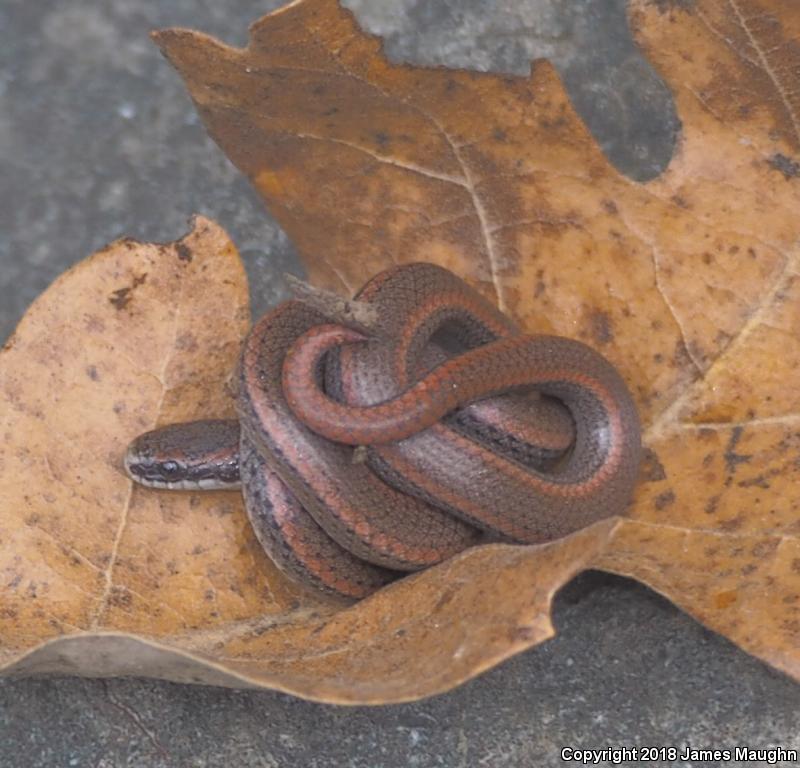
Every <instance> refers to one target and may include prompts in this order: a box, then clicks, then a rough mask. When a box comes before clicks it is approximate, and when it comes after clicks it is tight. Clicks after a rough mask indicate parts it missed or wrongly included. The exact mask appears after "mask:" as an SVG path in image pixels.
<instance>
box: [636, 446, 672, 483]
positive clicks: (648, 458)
mask: <svg viewBox="0 0 800 768" xmlns="http://www.w3.org/2000/svg"><path fill="white" fill-rule="evenodd" d="M640 474H641V477H642V480H643V481H644V482H645V483H657V482H659V481H661V480H665V479H666V477H667V473H666V472H665V471H664V465H663V464H662V463H661V462H660V461H659V458H658V454H657V453H656V452H655V451H654V450H653V449H652V448H645V449H644V451H643V452H642V465H641V470H640Z"/></svg>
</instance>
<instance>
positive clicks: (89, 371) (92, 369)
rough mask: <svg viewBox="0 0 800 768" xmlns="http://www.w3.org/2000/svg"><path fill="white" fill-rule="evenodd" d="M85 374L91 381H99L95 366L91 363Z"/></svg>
mask: <svg viewBox="0 0 800 768" xmlns="http://www.w3.org/2000/svg"><path fill="white" fill-rule="evenodd" d="M86 375H87V376H88V377H89V378H90V379H91V380H92V381H100V374H99V373H98V372H97V368H96V367H95V366H93V365H90V366H88V367H87V368H86Z"/></svg>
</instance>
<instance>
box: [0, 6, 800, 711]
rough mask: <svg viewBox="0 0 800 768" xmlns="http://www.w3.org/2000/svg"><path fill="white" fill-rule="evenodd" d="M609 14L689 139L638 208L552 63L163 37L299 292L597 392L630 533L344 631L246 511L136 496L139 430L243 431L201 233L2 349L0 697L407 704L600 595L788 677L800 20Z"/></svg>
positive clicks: (359, 613) (269, 30)
mask: <svg viewBox="0 0 800 768" xmlns="http://www.w3.org/2000/svg"><path fill="white" fill-rule="evenodd" d="M630 18H631V22H632V27H633V29H634V32H635V34H636V37H637V39H638V41H639V42H640V44H641V45H642V47H643V48H644V49H645V51H646V53H647V55H648V56H649V58H650V60H651V61H652V62H653V63H654V65H655V66H656V67H657V68H658V69H659V71H660V72H661V74H662V76H663V77H664V79H665V80H666V81H667V83H668V84H670V86H671V88H672V91H673V94H674V97H675V100H676V104H677V108H678V111H679V114H680V116H681V119H682V122H683V130H682V134H681V137H680V142H679V145H678V148H677V150H676V154H675V157H674V158H673V160H672V162H671V164H670V166H669V168H668V169H667V171H666V172H665V173H664V174H663V175H662V176H661V177H659V178H658V179H656V180H654V181H652V182H649V183H646V184H641V183H636V182H633V181H630V180H629V179H626V178H624V177H622V176H620V175H619V174H618V173H617V172H616V171H615V170H614V168H613V167H612V166H611V165H610V164H609V163H608V161H607V160H606V159H605V157H604V156H603V155H602V153H601V152H600V151H599V149H598V148H597V146H596V144H595V143H594V141H593V140H592V138H591V136H590V135H589V134H588V132H587V131H586V129H585V127H584V126H583V124H582V123H581V122H580V120H579V119H578V118H577V117H576V115H575V113H574V111H573V109H572V107H571V106H570V103H569V101H568V99H567V97H566V96H565V94H564V92H563V89H562V87H561V84H560V82H559V80H558V78H557V76H556V74H555V72H554V70H553V69H552V67H551V66H550V65H549V64H548V63H546V62H536V63H535V64H534V65H533V66H532V69H531V74H530V77H511V76H501V75H496V74H480V73H473V72H463V71H453V70H446V69H441V68H439V69H424V68H419V67H410V66H395V65H391V64H389V63H388V62H387V61H386V59H385V58H384V56H383V54H382V52H381V50H380V44H379V42H378V41H377V40H376V39H375V38H373V37H370V36H368V35H365V34H364V33H363V32H362V31H361V30H359V28H358V26H357V25H356V23H355V21H354V19H353V17H352V16H351V15H350V14H349V13H348V12H346V11H344V10H342V9H341V8H340V7H339V6H338V4H337V3H336V2H334V0H297V2H294V3H292V4H290V5H288V6H286V7H285V8H283V9H281V10H279V11H277V12H275V13H273V14H271V15H270V16H267V17H265V18H264V19H262V20H261V21H259V22H258V23H257V24H256V25H255V26H254V27H253V29H252V36H251V42H250V45H249V47H248V48H246V49H242V50H239V49H234V48H230V47H227V46H224V45H222V44H220V43H218V42H216V41H214V40H212V39H210V38H208V37H206V36H204V35H201V34H198V33H195V32H186V31H178V30H173V31H167V32H162V33H159V34H158V35H157V41H158V43H159V45H160V46H161V47H162V50H163V51H164V52H165V53H166V54H167V56H168V57H169V58H170V60H171V61H172V62H173V63H174V64H175V66H176V67H177V68H178V69H179V70H180V72H181V73H182V75H183V76H184V78H185V79H186V82H187V84H188V87H189V90H190V92H191V94H192V96H193V98H194V100H195V102H196V104H197V106H198V109H199V111H200V114H201V115H202V117H203V119H204V121H205V123H206V125H207V126H208V129H209V131H210V133H211V134H212V136H213V137H214V138H215V139H216V140H217V141H218V143H219V144H220V145H221V146H222V148H223V149H224V151H225V152H226V153H227V154H228V155H229V156H230V157H231V158H232V160H233V161H234V162H235V163H236V164H237V165H238V166H239V167H240V168H241V169H242V171H243V172H245V173H246V174H247V175H248V176H249V177H250V178H251V179H252V180H253V183H254V184H255V185H256V187H257V188H258V189H259V191H260V192H261V193H262V195H263V196H264V198H265V200H266V202H267V204H268V206H269V207H270V210H271V211H272V212H273V213H274V214H275V216H276V217H277V218H278V220H279V221H280V223H281V225H282V226H283V227H284V229H285V230H286V232H287V233H288V234H289V236H290V237H291V238H292V239H293V240H294V242H295V244H296V246H297V248H298V250H299V252H300V254H301V256H302V258H303V259H304V263H305V265H306V267H307V269H308V272H309V275H310V277H311V279H312V281H313V282H314V283H315V284H317V285H319V286H321V287H327V288H333V289H336V290H339V291H340V292H342V293H351V292H352V291H353V289H355V288H357V287H358V286H359V284H360V283H361V282H363V279H364V276H365V275H367V274H371V273H373V272H376V271H378V270H380V269H383V268H384V267H386V266H389V265H391V264H392V263H395V262H405V261H415V260H428V261H435V262H438V263H440V264H442V265H444V266H446V267H449V268H450V269H453V270H454V271H456V272H457V273H459V274H460V275H462V276H463V277H465V278H466V279H467V280H469V281H470V282H471V283H472V284H473V285H475V286H476V287H478V288H479V289H480V290H482V291H483V292H484V293H485V295H487V296H488V297H489V298H491V299H492V300H494V301H495V302H497V304H498V305H499V306H500V307H502V308H503V309H504V310H505V311H507V312H509V313H511V314H513V315H514V316H515V317H516V318H517V319H519V320H520V322H522V323H523V324H524V325H525V326H526V327H527V328H528V329H530V330H531V331H547V332H556V333H561V334H564V335H567V336H573V337H578V338H582V339H585V340H587V341H588V342H590V343H591V344H593V345H594V346H596V347H597V348H598V349H600V350H601V351H602V352H603V353H604V354H606V355H607V356H608V357H609V358H610V359H612V360H613V361H614V362H615V363H616V364H617V366H618V367H619V368H620V370H621V371H622V372H623V375H624V376H625V378H626V380H627V381H628V383H629V385H630V386H631V389H632V391H633V392H634V393H635V396H636V398H637V402H638V404H639V407H640V412H641V414H642V419H643V423H644V425H645V442H646V449H647V450H646V460H645V462H644V466H643V470H642V477H641V482H640V484H639V487H638V490H637V496H636V499H635V503H634V505H633V507H632V508H631V510H630V511H629V513H628V514H627V515H626V517H624V518H617V519H612V520H608V521H605V522H603V523H601V524H598V525H596V526H594V527H592V528H589V529H586V530H584V531H581V532H579V533H578V534H575V535H573V536H571V537H568V538H566V539H562V540H560V541H557V542H553V543H552V544H549V545H546V546H538V547H510V546H500V545H493V546H488V547H482V548H478V549H475V550H471V551H469V552H466V553H464V554H462V555H460V556H459V557H457V558H454V559H453V560H451V561H449V562H447V563H445V564H443V565H441V566H439V567H437V568H433V569H431V570H429V571H426V572H425V573H422V574H418V575H415V576H413V577H411V578H407V579H404V580H403V581H401V582H399V583H397V584H394V585H392V586H390V587H388V588H386V589H384V590H382V591H381V592H379V593H378V594H376V595H375V596H373V597H371V598H369V599H368V600H365V601H363V602H361V603H359V604H358V605H356V606H354V607H352V608H348V609H346V610H341V609H337V608H334V607H332V606H330V605H327V604H325V603H321V602H320V603H315V602H313V601H311V600H310V599H309V598H308V597H307V596H305V595H303V594H301V593H299V592H298V591H297V590H295V589H294V588H293V587H292V586H291V585H290V584H288V583H287V582H286V581H285V580H284V579H283V578H282V577H281V576H280V574H279V573H278V572H277V571H276V570H275V568H274V567H272V566H271V564H270V562H269V561H268V559H267V558H266V557H265V556H264V555H263V554H262V553H261V551H260V550H259V548H258V546H257V544H256V543H255V540H254V537H253V535H252V534H251V532H250V529H249V527H248V525H247V523H246V518H245V515H244V513H243V511H242V506H241V503H240V501H239V499H238V497H237V496H236V495H235V494H221V493H219V494H187V495H181V494H159V493H154V492H152V491H151V492H148V491H146V490H140V489H132V488H131V487H130V484H129V483H128V482H127V480H126V479H125V478H124V476H123V475H122V474H121V472H120V470H119V459H120V455H121V452H122V450H123V448H124V445H125V444H126V442H127V440H129V439H130V438H131V437H132V436H133V435H135V434H136V433H137V432H140V431H142V430H143V429H146V428H149V427H151V426H152V425H154V424H157V423H165V422H168V421H174V420H179V419H184V418H191V417H193V416H197V415H225V414H227V413H229V412H230V411H231V407H232V401H231V397H230V395H229V394H228V391H227V388H226V380H227V377H228V375H229V373H230V370H231V368H232V366H233V363H234V360H235V357H236V350H237V347H238V344H239V341H240V339H241V336H242V334H243V333H244V331H245V328H246V324H247V319H248V318H247V308H246V302H245V298H244V297H245V294H246V286H245V281H244V277H243V274H242V270H241V265H240V263H239V261H238V259H237V258H236V255H235V251H234V249H233V246H232V245H231V243H230V242H229V240H228V239H227V238H226V236H225V235H224V233H222V232H221V231H220V230H219V229H218V228H217V227H216V226H215V225H213V224H212V223H210V222H208V221H205V220H198V221H197V222H196V225H195V228H194V230H193V231H192V232H191V233H190V234H189V235H187V236H186V237H185V238H184V239H183V240H181V241H179V242H178V243H175V244H172V245H169V246H155V245H145V244H138V243H133V242H131V241H121V242H119V243H116V244H114V245H112V246H110V247H109V249H107V250H106V251H103V252H101V253H99V254H96V255H95V256H93V257H92V258H91V259H89V260H87V261H86V262H84V263H83V264H81V265H79V266H78V267H77V268H76V269H74V270H72V271H71V272H70V273H68V274H67V275H65V276H64V277H63V278H61V279H60V280H59V281H58V282H57V283H56V284H55V285H54V286H53V287H51V288H50V289H49V291H48V292H47V293H45V295H44V296H43V297H42V298H41V299H40V300H39V301H38V302H37V303H36V304H34V306H33V307H32V308H31V310H30V311H29V313H28V314H27V315H26V317H25V319H24V320H23V321H22V323H21V325H20V327H19V329H18V331H17V333H16V334H15V336H14V337H13V338H12V340H11V342H10V343H9V344H8V345H7V347H6V348H5V349H4V350H3V352H2V357H0V424H2V425H3V435H4V441H3V444H2V446H1V447H0V509H2V510H3V512H2V516H1V517H0V573H1V574H2V575H0V579H1V581H0V584H2V588H1V589H0V663H2V664H3V665H4V666H5V668H6V669H7V670H8V671H10V672H14V673H17V674H21V673H29V672H40V671H61V672H65V671H72V672H76V673H81V674H94V675H109V674H148V675H154V676H159V677H165V678H168V679H174V680H195V681H202V682H209V683H217V684H224V685H238V686H267V687H272V688H278V689H280V690H285V691H289V692H292V693H296V694H298V695H302V696H306V697H309V698H315V699H319V700H325V701H342V702H351V703H356V702H387V701H401V700H408V699H413V698H418V697H420V696H425V695H429V694H432V693H435V692H439V691H443V690H446V689H448V688H450V687H452V686H453V685H456V684H457V683H459V682H461V681H463V680H465V679H467V678H469V677H471V676H473V675H475V674H477V673H478V672H480V671H481V670H483V669H486V668H487V667H488V666H491V665H492V664H495V663H497V662H498V661H499V660H501V659H503V658H505V657H507V656H508V655H510V654H512V653H516V652H518V651H520V650H522V649H524V648H527V647H530V646H531V645H534V644H536V643H539V642H541V641H542V640H544V639H546V638H547V637H550V636H551V635H552V633H553V628H552V625H551V623H550V619H549V607H550V602H551V599H552V596H553V594H554V593H555V591H556V590H557V589H558V588H559V587H560V586H561V585H562V584H563V583H564V582H565V581H566V580H568V579H569V578H571V577H572V576H573V575H574V574H575V573H577V572H578V571H580V570H582V569H585V568H589V567H595V568H604V569H607V570H610V571H614V572H617V573H622V574H626V575H630V576H633V577H634V578H637V579H639V580H641V581H643V582H644V583H646V584H649V585H650V586H652V587H653V588H655V589H656V590H658V591H659V592H661V593H662V594H664V595H666V596H667V597H669V598H670V599H671V600H672V601H674V602H675V603H676V604H678V605H679V606H681V607H682V608H684V609H685V610H686V611H688V612H689V613H691V614H692V615H694V616H695V617H697V618H698V619H699V620H700V621H702V622H703V623H704V624H705V625H707V626H709V627H711V628H713V629H715V630H717V631H719V632H721V633H723V634H725V635H726V636H728V637H729V638H731V639H732V640H733V641H734V642H736V643H737V644H739V645H740V646H741V647H743V648H744V649H746V650H748V651H749V652H751V653H753V654H756V655H758V656H759V657H761V658H763V659H765V660H766V661H767V662H769V663H771V664H773V665H774V666H776V667H778V668H780V669H782V670H784V671H785V672H787V673H789V674H791V675H794V676H795V677H798V676H800V546H798V534H799V533H800V514H798V508H799V506H800V505H799V502H800V490H798V489H799V488H800V484H798V479H800V478H798V475H799V474H800V428H798V427H799V426H800V407H799V406H800V403H798V399H800V394H798V391H799V389H798V387H796V386H793V385H794V384H796V383H797V381H798V366H799V365H800V334H799V333H798V331H800V309H798V308H799V307H800V302H799V301H798V299H799V298H800V297H799V296H798V292H799V291H800V275H799V274H798V267H799V265H800V227H798V212H800V91H799V90H798V87H797V83H798V80H800V45H798V43H797V40H798V39H800V9H798V8H797V6H796V4H795V3H793V2H791V0H695V2H668V1H666V0H658V1H656V2H647V1H646V0H633V2H631V8H630ZM210 285H211V286H213V290H208V288H209V286H210ZM212 321H213V322H212ZM223 321H224V322H223ZM223 325H224V328H225V330H224V332H220V328H221V327H222V326H223Z"/></svg>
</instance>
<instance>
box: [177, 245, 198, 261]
mask: <svg viewBox="0 0 800 768" xmlns="http://www.w3.org/2000/svg"><path fill="white" fill-rule="evenodd" d="M175 252H176V253H177V254H178V258H179V259H180V260H181V261H186V262H189V261H191V260H192V259H193V258H194V256H192V249H191V248H190V247H189V246H188V245H186V243H176V245H175Z"/></svg>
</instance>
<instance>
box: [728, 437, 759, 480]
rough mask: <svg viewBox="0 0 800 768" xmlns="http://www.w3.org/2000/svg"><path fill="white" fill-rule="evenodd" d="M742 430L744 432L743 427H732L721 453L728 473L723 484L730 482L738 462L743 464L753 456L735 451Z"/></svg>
mask: <svg viewBox="0 0 800 768" xmlns="http://www.w3.org/2000/svg"><path fill="white" fill-rule="evenodd" d="M743 432H744V428H743V427H734V428H733V430H732V431H731V438H730V440H729V441H728V445H727V446H726V447H725V453H724V454H723V458H724V459H725V471H726V473H727V475H728V477H727V478H726V480H725V485H730V484H731V481H732V480H733V476H734V474H736V468H737V467H738V466H739V465H740V464H745V463H746V462H748V461H750V459H752V458H753V457H752V456H751V455H749V454H743V453H736V446H737V445H738V444H739V441H740V440H741V439H742V433H743Z"/></svg>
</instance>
